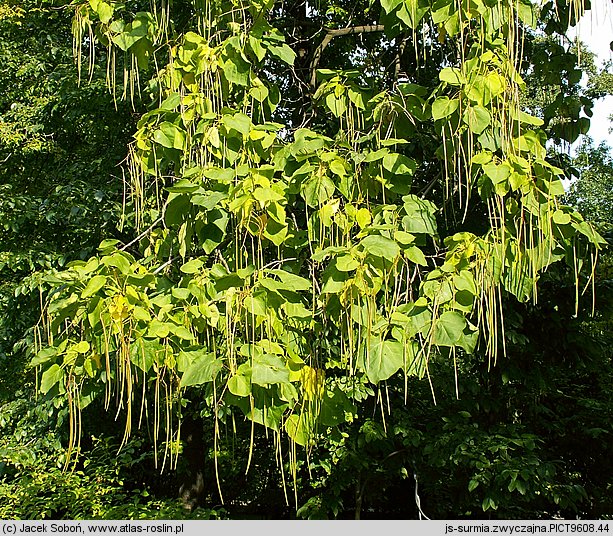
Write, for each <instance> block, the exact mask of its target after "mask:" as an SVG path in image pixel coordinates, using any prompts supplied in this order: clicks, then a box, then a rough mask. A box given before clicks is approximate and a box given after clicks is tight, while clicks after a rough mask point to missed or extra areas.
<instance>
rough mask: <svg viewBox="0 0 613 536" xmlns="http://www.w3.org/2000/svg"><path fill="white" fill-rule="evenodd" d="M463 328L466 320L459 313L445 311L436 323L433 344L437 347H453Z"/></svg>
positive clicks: (460, 336)
mask: <svg viewBox="0 0 613 536" xmlns="http://www.w3.org/2000/svg"><path fill="white" fill-rule="evenodd" d="M465 328H466V319H465V318H464V317H463V316H462V315H461V314H460V313H456V312H455V311H446V312H444V313H443V314H442V315H441V316H440V318H439V319H438V320H437V321H436V327H435V329H434V339H433V342H434V344H438V345H439V346H455V345H456V344H457V343H458V342H459V341H460V339H461V338H462V335H463V333H464V329H465Z"/></svg>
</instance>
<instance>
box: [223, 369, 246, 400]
mask: <svg viewBox="0 0 613 536" xmlns="http://www.w3.org/2000/svg"><path fill="white" fill-rule="evenodd" d="M228 391H230V392H231V393H232V394H233V395H235V396H241V397H245V396H249V395H250V394H251V367H250V366H249V365H247V364H246V363H243V364H242V365H240V366H239V367H238V370H237V373H236V374H234V376H232V377H231V378H230V379H229V380H228Z"/></svg>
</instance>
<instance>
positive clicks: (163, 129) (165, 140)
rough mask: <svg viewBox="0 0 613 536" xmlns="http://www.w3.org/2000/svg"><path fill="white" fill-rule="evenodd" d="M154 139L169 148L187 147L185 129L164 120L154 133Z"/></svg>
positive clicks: (181, 148) (180, 148)
mask: <svg viewBox="0 0 613 536" xmlns="http://www.w3.org/2000/svg"><path fill="white" fill-rule="evenodd" d="M153 141H155V142H156V143H157V144H159V145H161V146H162V147H166V148H168V149H179V150H183V149H185V131H184V130H183V129H181V128H179V127H177V126H176V125H173V124H172V123H169V122H168V121H164V122H163V123H162V124H161V125H160V126H159V128H158V129H157V130H156V131H155V132H154V133H153Z"/></svg>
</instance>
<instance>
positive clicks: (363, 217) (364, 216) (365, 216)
mask: <svg viewBox="0 0 613 536" xmlns="http://www.w3.org/2000/svg"><path fill="white" fill-rule="evenodd" d="M355 221H356V222H357V223H358V225H359V226H360V229H364V227H367V226H368V225H370V222H372V214H371V213H370V210H368V209H367V208H364V207H362V208H361V209H359V210H358V211H357V212H356V214H355Z"/></svg>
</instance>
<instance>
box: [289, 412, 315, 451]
mask: <svg viewBox="0 0 613 536" xmlns="http://www.w3.org/2000/svg"><path fill="white" fill-rule="evenodd" d="M307 418H308V417H307V416H306V415H304V414H302V413H299V414H295V413H294V414H293V415H290V416H289V417H288V418H287V419H286V420H285V431H286V432H287V435H288V436H289V437H290V439H291V440H292V441H294V442H295V443H296V444H297V445H302V446H306V445H307V443H308V442H309V438H310V436H311V427H310V426H308V424H307Z"/></svg>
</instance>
